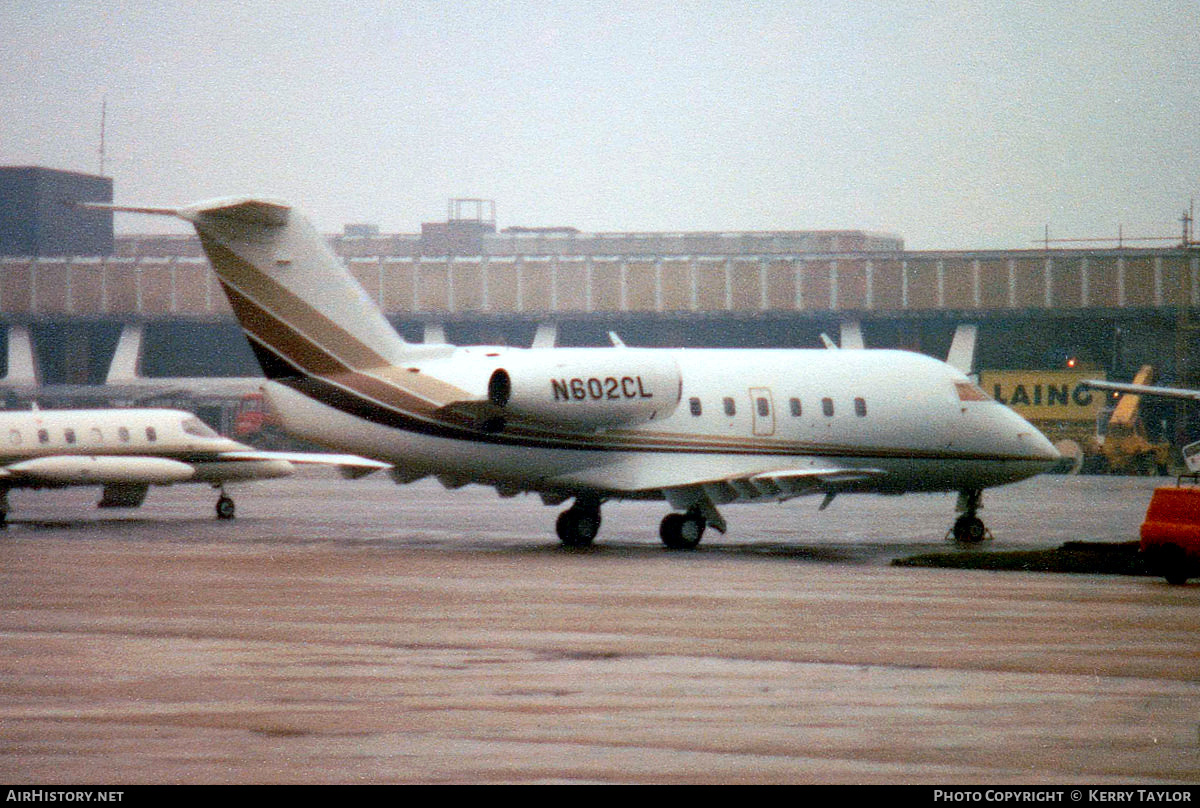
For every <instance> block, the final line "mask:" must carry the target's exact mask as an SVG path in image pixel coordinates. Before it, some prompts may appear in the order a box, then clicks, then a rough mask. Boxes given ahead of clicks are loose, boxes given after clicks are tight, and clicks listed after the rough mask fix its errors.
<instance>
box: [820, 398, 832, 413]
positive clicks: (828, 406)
mask: <svg viewBox="0 0 1200 808" xmlns="http://www.w3.org/2000/svg"><path fill="white" fill-rule="evenodd" d="M821 412H823V413H825V417H826V418H832V417H833V399H832V398H823V399H821Z"/></svg>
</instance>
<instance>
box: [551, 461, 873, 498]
mask: <svg viewBox="0 0 1200 808" xmlns="http://www.w3.org/2000/svg"><path fill="white" fill-rule="evenodd" d="M777 462H778V465H777V467H776V468H774V469H772V468H770V465H769V464H764V462H763V458H762V457H754V456H746V457H742V458H738V457H729V456H728V455H691V456H689V457H688V458H687V461H686V462H684V463H681V462H680V460H679V458H678V457H675V456H673V455H645V454H643V455H635V456H633V457H628V458H625V459H624V460H622V461H621V462H619V463H612V464H605V465H602V466H597V467H594V468H591V469H587V470H585V471H580V472H576V473H575V474H570V475H565V476H564V477H561V478H558V479H560V480H561V481H563V482H566V483H568V484H572V485H586V486H588V487H591V488H597V489H600V490H604V489H609V490H614V489H615V490H618V491H621V492H623V493H636V492H645V491H655V490H657V491H663V492H664V493H666V494H667V495H668V498H671V492H684V491H691V492H697V491H699V492H703V493H704V494H705V495H706V497H707V498H708V499H710V500H711V501H712V502H714V503H716V504H721V503H725V502H736V501H755V500H757V501H762V500H767V501H770V500H784V499H790V498H792V497H796V496H801V495H803V494H813V493H829V492H836V491H840V490H844V489H845V488H846V487H849V486H853V485H854V484H856V483H860V482H865V481H868V480H873V479H877V478H879V477H882V476H884V475H885V474H886V472H884V471H883V470H881V469H876V468H854V467H848V466H838V465H836V464H833V463H830V462H828V461H826V460H824V459H820V458H813V459H811V460H809V459H806V458H804V457H788V458H782V457H781V458H777ZM764 468H766V470H764Z"/></svg>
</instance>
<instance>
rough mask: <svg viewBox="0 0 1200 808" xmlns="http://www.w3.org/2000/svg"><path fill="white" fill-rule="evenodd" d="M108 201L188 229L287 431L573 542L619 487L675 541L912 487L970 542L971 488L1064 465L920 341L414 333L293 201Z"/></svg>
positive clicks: (586, 538) (974, 498)
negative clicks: (811, 345)
mask: <svg viewBox="0 0 1200 808" xmlns="http://www.w3.org/2000/svg"><path fill="white" fill-rule="evenodd" d="M96 207H100V206H96ZM106 207H108V208H109V209H111V210H117V211H127V212H141V213H157V214H167V215H172V216H178V217H180V218H182V219H184V220H186V221H188V222H191V223H192V225H193V226H194V227H195V228H196V232H197V233H198V234H199V236H200V240H201V243H202V244H203V247H204V250H205V252H206V253H207V255H208V258H209V260H210V262H211V263H212V266H213V269H214V270H215V271H216V273H217V276H218V277H219V279H220V282H221V285H222V287H223V288H224V290H225V293H226V294H227V295H228V297H229V301H230V303H231V304H232V306H233V310H234V313H235V314H236V315H237V318H238V320H239V321H240V322H241V325H242V328H243V330H244V331H245V333H246V335H247V337H248V338H249V340H250V344H251V346H252V347H253V348H254V351H255V353H256V354H257V356H258V359H259V362H260V363H261V365H262V367H263V371H264V372H265V374H266V376H267V377H268V379H269V380H270V382H269V383H268V384H267V386H266V388H265V389H266V391H267V395H268V397H269V399H270V401H271V403H272V405H273V406H274V407H275V409H276V411H277V412H278V414H279V417H280V419H281V421H282V423H283V425H284V428H285V429H287V430H288V431H289V432H291V433H292V434H294V435H296V436H298V437H302V438H307V439H309V440H313V441H316V442H318V443H322V444H324V445H327V446H331V447H337V448H339V449H340V450H343V451H349V452H353V453H355V454H361V455H364V456H367V457H373V458H378V459H379V460H382V461H386V462H388V463H391V464H393V465H394V469H393V471H392V474H393V476H394V477H395V478H396V479H397V481H399V482H410V481H413V480H417V479H420V478H422V477H426V476H429V475H433V476H435V477H436V478H437V479H438V480H440V481H441V482H442V483H443V484H444V485H446V486H447V487H450V488H454V487H458V486H461V485H465V484H467V483H481V484H484V485H490V486H494V487H495V488H496V490H497V491H498V492H499V493H500V494H501V495H502V496H509V495H515V494H517V493H521V492H536V493H538V494H540V495H541V498H542V500H543V501H544V502H545V503H546V504H548V505H556V504H559V503H562V502H565V501H567V500H569V499H571V500H573V503H572V504H571V506H570V507H569V508H568V509H567V510H565V511H563V513H562V514H561V515H560V516H559V517H558V523H557V530H558V536H559V538H560V539H561V540H562V542H563V543H564V544H566V545H570V546H586V545H589V544H590V543H591V542H592V540H593V538H594V537H595V536H596V533H597V531H598V530H599V528H600V507H601V504H602V503H603V502H605V501H607V500H616V499H649V500H666V502H667V503H669V504H670V506H671V507H672V508H673V509H674V512H673V513H669V514H668V515H667V516H666V517H665V518H664V519H663V520H662V524H661V526H660V530H659V532H660V535H661V537H662V540H663V542H664V543H665V544H666V545H667V546H668V547H672V548H691V547H695V546H696V545H697V544H698V543H699V541H700V538H701V535H702V534H703V533H704V530H705V528H706V527H707V526H709V525H711V526H712V527H714V528H716V529H717V530H719V531H721V532H724V531H725V528H726V524H725V520H724V518H723V517H722V515H721V514H720V512H719V511H718V506H720V505H725V504H727V503H734V502H765V501H780V500H785V499H789V498H791V497H795V496H798V495H801V494H813V493H816V494H823V495H824V496H825V502H824V503H823V505H824V504H828V501H829V500H831V499H832V498H833V497H834V496H835V495H837V494H841V493H849V492H876V493H887V494H900V493H904V492H908V491H958V492H960V494H961V496H960V508H961V509H962V510H963V511H964V513H963V515H962V516H961V517H959V519H958V520H957V522H955V525H954V528H953V533H954V536H955V537H956V538H958V539H959V540H966V541H971V540H979V539H982V538H984V537H985V536H986V535H987V534H986V530H985V528H984V526H983V522H982V521H981V520H980V519H979V517H978V514H977V511H978V509H979V507H980V492H981V491H982V490H983V489H984V488H986V487H989V486H995V485H1001V484H1003V483H1009V482H1013V481H1015V480H1020V479H1023V478H1026V477H1030V476H1032V475H1034V474H1037V473H1038V472H1041V471H1044V470H1045V469H1047V468H1048V467H1050V466H1051V465H1052V464H1053V463H1054V461H1056V460H1057V459H1058V457H1059V455H1058V452H1057V451H1056V450H1055V449H1054V447H1053V446H1051V444H1050V443H1049V441H1047V440H1046V438H1045V437H1044V436H1042V434H1041V433H1039V432H1038V431H1037V430H1036V429H1034V428H1033V427H1032V426H1031V425H1030V424H1029V423H1027V422H1026V421H1024V420H1023V419H1022V418H1020V417H1019V416H1017V415H1016V414H1015V413H1013V412H1012V411H1011V410H1009V409H1007V408H1006V407H1004V406H1002V405H1001V404H998V403H996V402H995V401H993V400H991V399H990V398H988V396H987V395H985V394H984V393H983V391H981V390H980V389H979V388H978V387H976V386H975V385H974V384H972V383H971V382H970V380H968V379H967V377H966V376H965V375H963V374H962V373H961V372H959V371H957V370H955V369H953V368H951V367H950V366H948V365H946V364H944V363H942V362H939V361H937V360H934V359H931V358H929V357H926V356H922V355H920V354H916V353H909V352H904V351H883V350H738V349H725V350H721V349H713V350H709V349H704V350H698V349H645V348H630V347H625V346H624V345H622V344H620V342H619V341H617V340H614V343H615V344H614V346H613V347H610V348H528V349H521V348H505V347H456V346H452V345H438V344H413V343H408V342H405V341H404V340H403V339H401V338H400V337H399V335H398V334H397V333H396V331H395V330H394V329H393V328H392V327H391V325H390V324H389V323H388V322H387V320H386V319H385V318H384V316H383V314H382V312H380V311H379V309H378V308H376V307H375V305H374V304H373V303H372V302H371V301H370V299H369V298H368V297H367V295H366V294H365V292H364V291H363V289H362V288H361V287H360V286H359V284H358V283H357V281H356V280H355V279H354V277H353V276H352V275H351V274H350V272H349V271H348V270H347V269H346V267H345V266H344V265H343V264H342V263H341V262H340V261H339V260H338V259H337V258H336V257H335V256H334V255H333V254H332V252H331V251H330V250H329V247H328V246H327V245H326V243H325V241H324V239H323V238H322V237H321V236H320V235H319V234H318V233H317V232H316V231H315V229H314V228H313V227H312V225H311V224H310V223H309V222H308V221H307V220H306V219H305V217H304V216H302V215H301V214H300V213H299V212H298V211H296V210H294V209H293V208H292V207H290V206H289V205H287V204H284V203H282V202H279V201H275V200H270V199H259V198H252V197H239V198H227V199H219V200H214V201H209V202H201V203H198V204H194V205H189V206H187V207H183V208H178V209H175V208H131V207H124V206H106Z"/></svg>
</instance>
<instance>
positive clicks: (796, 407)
mask: <svg viewBox="0 0 1200 808" xmlns="http://www.w3.org/2000/svg"><path fill="white" fill-rule="evenodd" d="M788 406H789V407H791V408H792V417H793V418H799V417H800V416H801V415H802V414H803V412H804V410H803V409H802V408H801V407H800V399H798V398H790V399H788Z"/></svg>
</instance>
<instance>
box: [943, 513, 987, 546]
mask: <svg viewBox="0 0 1200 808" xmlns="http://www.w3.org/2000/svg"><path fill="white" fill-rule="evenodd" d="M951 533H953V535H954V540H955V541H956V542H960V543H962V544H978V543H979V542H981V541H983V540H984V539H986V538H987V537H988V531H987V528H986V527H985V526H984V524H983V520H982V519H980V518H979V517H978V516H975V515H974V514H970V513H964V514H963V515H962V516H960V517H958V519H956V520H955V522H954V528H953V529H952V530H951Z"/></svg>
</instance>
